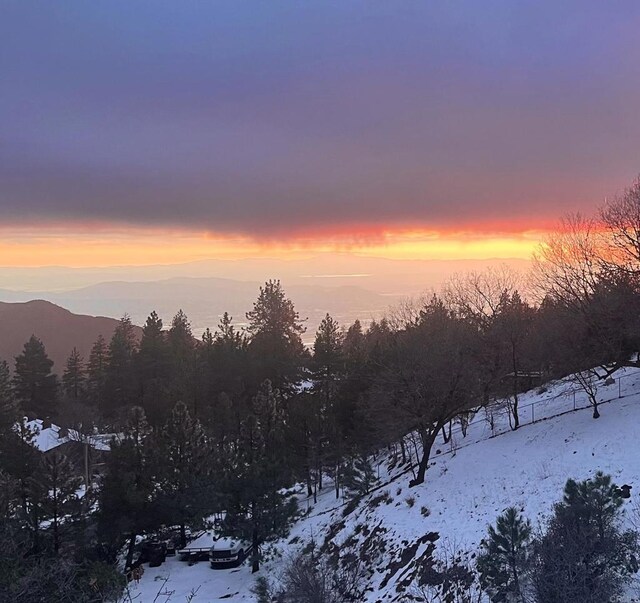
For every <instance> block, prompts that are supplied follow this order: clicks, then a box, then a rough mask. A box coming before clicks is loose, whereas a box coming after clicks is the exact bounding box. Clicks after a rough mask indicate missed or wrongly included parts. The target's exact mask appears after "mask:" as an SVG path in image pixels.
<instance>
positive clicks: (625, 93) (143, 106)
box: [0, 0, 640, 235]
mask: <svg viewBox="0 0 640 603" xmlns="http://www.w3.org/2000/svg"><path fill="white" fill-rule="evenodd" d="M639 24H640V5H638V3H636V2H615V3H601V2H585V1H581V2H573V3H571V2H569V3H562V7H560V6H559V5H558V3H556V2H552V1H550V0H549V1H545V2H530V3H523V2H518V3H513V2H506V1H505V2H482V3H480V2H475V1H471V0H469V1H467V2H445V3H423V2H407V3H383V2H362V3H360V2H339V3H324V2H318V3H313V2H311V3H306V2H305V3H297V2H289V3H281V2H256V3H252V2H246V3H238V2H228V3H225V2H212V3H207V2H197V3H196V2H179V3H164V2H134V3H132V2H108V3H95V2H86V1H79V2H64V3H35V2H29V1H26V0H15V1H8V2H4V3H2V6H1V7H0V72H1V73H2V94H1V95H0V220H2V221H3V222H4V223H8V222H20V223H27V224H28V223H35V222H38V221H42V222H45V223H46V222H47V221H50V220H57V221H72V220H78V221H86V220H95V219H98V220H107V221H111V220H114V221H118V222H125V223H131V224H138V225H155V224H162V225H166V224H170V225H176V226H186V227H196V228H207V229H210V230H214V231H221V232H238V231H241V232H247V233H251V234H258V235H272V234H281V233H283V232H292V231H296V230H302V231H304V230H308V229H313V228H324V227H326V228H331V227H334V226H339V225H351V224H371V225H375V224H387V225H389V224H394V223H397V224H417V225H423V226H427V227H429V226H434V227H446V228H450V227H456V226H462V227H464V226H465V225H472V224H477V223H478V222H486V223H489V224H490V223H493V222H496V221H501V222H509V221H512V220H513V221H516V222H518V223H527V222H528V221H530V222H531V223H532V224H533V223H535V222H537V221H538V220H540V218H541V217H551V218H553V217H556V216H558V215H559V214H560V213H562V211H565V210H576V209H586V208H589V207H592V206H593V205H595V204H597V203H598V202H600V200H601V199H602V198H603V197H604V196H605V195H608V194H612V193H614V192H615V191H616V190H619V189H621V188H622V187H624V186H625V185H627V184H628V183H629V182H630V179H631V178H633V177H634V175H635V174H636V172H637V171H638V170H640V161H639V159H640V144H639V142H640V120H639V119H638V115H637V108H638V106H640V42H639V41H638V40H639V38H638V36H637V31H638V25H639Z"/></svg>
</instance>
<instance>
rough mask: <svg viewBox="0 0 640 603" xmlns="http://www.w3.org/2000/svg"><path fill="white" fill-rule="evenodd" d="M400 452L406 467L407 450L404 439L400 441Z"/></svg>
mask: <svg viewBox="0 0 640 603" xmlns="http://www.w3.org/2000/svg"><path fill="white" fill-rule="evenodd" d="M400 451H401V452H402V464H403V465H405V464H406V462H407V450H406V448H405V445H404V437H402V438H401V439H400Z"/></svg>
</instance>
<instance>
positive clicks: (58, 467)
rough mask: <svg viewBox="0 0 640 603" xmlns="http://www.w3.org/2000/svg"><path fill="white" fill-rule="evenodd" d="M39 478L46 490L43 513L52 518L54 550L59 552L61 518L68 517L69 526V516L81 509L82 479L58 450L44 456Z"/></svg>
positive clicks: (67, 523) (66, 523)
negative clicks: (79, 489) (80, 489)
mask: <svg viewBox="0 0 640 603" xmlns="http://www.w3.org/2000/svg"><path fill="white" fill-rule="evenodd" d="M38 479H40V480H41V486H42V488H43V490H44V492H45V494H44V496H43V500H42V510H43V515H44V517H45V518H47V519H50V520H51V530H52V533H53V550H54V552H55V553H56V554H57V553H58V552H59V550H60V544H61V534H60V529H61V520H62V519H63V518H66V520H67V521H66V522H65V525H67V526H68V525H69V516H71V515H73V514H75V513H78V512H79V510H80V500H79V498H78V488H80V484H81V482H82V479H81V478H80V477H79V476H77V475H75V471H74V467H73V465H72V464H71V463H70V462H69V460H68V459H67V457H66V456H64V455H63V454H60V453H58V452H56V451H54V452H52V453H51V454H50V455H48V456H46V457H44V458H43V460H42V469H41V471H40V472H39V474H38Z"/></svg>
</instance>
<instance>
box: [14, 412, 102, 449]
mask: <svg viewBox="0 0 640 603" xmlns="http://www.w3.org/2000/svg"><path fill="white" fill-rule="evenodd" d="M26 424H27V426H28V427H29V429H32V430H33V431H35V432H36V435H35V437H34V438H33V445H34V446H35V447H36V448H37V449H38V450H40V452H49V450H53V449H54V448H57V447H58V446H61V445H62V444H66V443H67V442H88V443H89V445H90V446H92V447H93V448H95V449H96V450H110V448H111V447H110V444H109V442H110V440H111V435H110V434H95V435H91V436H84V435H81V434H80V433H78V432H77V431H75V430H74V429H63V428H62V427H59V426H58V425H54V424H53V423H51V424H50V425H49V426H48V427H44V426H43V425H44V422H43V421H42V419H34V420H33V421H27V423H26Z"/></svg>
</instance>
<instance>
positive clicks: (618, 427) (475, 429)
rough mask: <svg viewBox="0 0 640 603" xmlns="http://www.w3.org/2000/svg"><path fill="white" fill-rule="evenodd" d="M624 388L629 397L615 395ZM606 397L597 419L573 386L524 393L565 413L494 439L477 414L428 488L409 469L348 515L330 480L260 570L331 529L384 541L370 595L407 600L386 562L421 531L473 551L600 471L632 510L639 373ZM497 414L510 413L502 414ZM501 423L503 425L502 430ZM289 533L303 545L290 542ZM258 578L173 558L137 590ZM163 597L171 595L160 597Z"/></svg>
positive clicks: (367, 541) (433, 470)
mask: <svg viewBox="0 0 640 603" xmlns="http://www.w3.org/2000/svg"><path fill="white" fill-rule="evenodd" d="M618 387H620V389H618ZM612 388H613V389H612ZM612 392H613V393H612ZM619 393H620V394H622V396H623V397H622V398H620V399H617V396H618V394H619ZM599 395H600V396H601V398H602V399H603V400H606V399H610V398H614V399H613V400H612V401H611V402H610V403H608V404H606V405H604V406H603V407H602V408H601V413H602V416H601V418H600V419H597V420H594V419H593V418H592V417H591V412H590V410H588V409H584V410H578V411H576V412H565V411H567V410H571V409H572V408H573V394H572V393H570V392H569V393H567V386H566V384H557V385H555V386H554V387H552V388H550V389H549V391H547V392H546V393H545V394H543V395H541V396H540V395H537V394H535V393H530V394H527V395H525V396H524V397H523V403H524V404H532V403H536V406H535V407H534V409H535V412H540V411H542V409H546V410H545V413H546V415H547V416H549V415H551V414H555V413H556V412H562V413H564V414H561V415H559V416H555V417H552V418H548V419H544V420H542V421H539V422H537V423H535V424H531V425H525V426H523V427H522V428H521V429H519V430H518V431H516V432H512V431H508V432H507V433H504V434H502V435H499V436H497V437H489V436H490V435H491V430H490V429H489V428H488V427H487V423H486V421H485V420H484V416H480V415H478V416H477V417H476V418H475V420H474V421H473V422H472V425H471V426H470V429H469V432H468V435H467V437H466V438H465V439H464V440H461V439H459V440H458V442H457V443H456V444H455V445H454V446H453V449H451V447H450V445H446V446H447V449H446V450H445V447H444V445H442V443H440V444H439V445H438V446H436V448H439V449H440V450H441V452H440V454H438V455H436V456H434V457H433V459H432V466H431V467H430V468H429V470H428V472H427V478H426V481H425V483H424V484H423V485H421V486H418V487H415V488H409V487H408V481H409V477H410V475H404V476H401V477H398V478H397V479H395V480H393V481H391V482H390V483H389V484H388V485H386V486H383V487H382V488H380V489H378V490H376V491H374V492H372V493H371V494H370V495H369V496H367V497H365V498H364V499H363V500H362V501H361V502H360V504H359V505H358V506H357V507H356V508H355V509H354V510H352V511H351V512H350V513H348V514H347V515H346V516H344V513H345V507H344V506H336V505H340V504H341V501H335V499H334V497H333V494H332V492H330V490H331V487H330V485H329V491H328V492H326V493H325V494H324V495H323V496H322V497H320V499H319V501H318V504H317V505H315V507H313V508H311V509H310V513H309V515H308V516H307V517H306V518H304V519H302V520H300V521H299V522H298V523H297V524H296V525H295V526H294V527H293V529H292V531H291V535H290V537H289V538H288V539H287V540H286V542H285V541H283V542H280V543H278V544H277V546H276V547H275V548H274V549H273V550H272V551H271V553H272V555H274V558H273V559H272V560H271V561H269V562H267V563H266V564H264V566H263V570H262V572H261V573H264V575H267V576H277V575H278V572H279V571H280V569H281V567H282V563H283V562H282V560H281V558H278V556H277V555H282V558H286V556H287V555H288V554H291V553H292V552H294V551H295V548H296V547H298V546H300V545H301V544H302V543H305V542H308V541H309V540H311V539H313V540H314V541H315V542H316V543H318V544H319V545H322V544H323V543H324V542H325V539H326V537H327V535H330V541H331V542H333V543H335V544H338V545H342V544H343V543H345V542H347V543H348V546H350V547H352V548H354V549H357V548H359V547H362V546H365V547H367V546H369V547H370V548H371V547H372V548H374V549H375V548H376V540H375V539H376V538H377V542H378V544H379V543H382V544H383V546H384V551H383V552H381V553H380V554H379V555H378V558H377V559H375V555H374V560H373V561H372V566H373V567H374V568H375V569H376V571H375V573H374V576H373V579H372V584H371V591H370V592H369V594H368V595H367V597H368V598H367V599H366V600H367V601H371V602H373V601H402V600H406V599H404V598H403V596H402V595H401V594H400V593H399V592H398V591H397V586H398V583H399V582H400V581H401V580H402V577H403V574H404V573H405V572H406V570H407V567H406V566H405V567H398V568H397V571H396V572H395V573H394V574H393V575H390V574H391V572H390V570H389V567H390V565H392V564H393V562H397V561H398V559H399V556H400V553H401V552H402V551H403V550H406V549H407V548H411V545H412V544H413V545H414V548H415V554H414V555H413V557H414V558H417V557H419V556H420V554H421V553H422V552H423V551H424V550H425V548H426V547H427V544H426V543H419V541H420V539H421V537H422V536H424V535H426V534H429V533H432V532H436V533H438V534H439V535H440V542H442V541H446V540H448V541H450V542H452V543H455V545H456V546H457V547H459V548H462V549H468V550H476V549H477V548H478V545H479V542H480V540H481V539H482V538H483V536H484V535H485V533H486V528H487V525H488V524H490V523H493V522H494V520H495V518H496V516H497V515H498V514H500V513H501V512H502V511H503V510H504V509H505V508H506V507H508V506H511V505H515V506H517V507H520V508H522V509H523V510H524V512H525V514H526V516H527V517H529V518H530V519H531V520H532V522H533V523H534V524H536V523H538V522H539V521H541V520H543V519H544V517H545V516H547V515H548V514H549V513H550V512H551V509H552V505H553V504H554V502H556V501H557V500H559V499H560V498H561V495H562V489H563V487H564V484H565V482H566V480H567V478H569V477H573V478H577V479H584V478H587V477H590V476H592V475H593V474H594V473H595V472H596V471H597V470H602V471H604V472H605V473H609V474H611V475H612V476H613V479H614V481H615V482H616V483H618V484H630V485H631V486H633V488H634V489H633V490H632V499H631V502H630V503H628V504H627V513H630V512H631V510H632V508H633V505H634V499H635V497H637V496H640V462H639V460H638V459H639V454H638V453H639V452H640V441H639V439H638V436H639V435H640V427H639V426H640V373H638V372H637V371H627V372H626V374H625V375H624V378H623V379H622V380H621V382H620V386H619V384H618V383H617V382H616V384H615V385H613V386H610V387H609V388H604V389H602V390H601V392H600V394H599ZM542 399H544V402H542V401H541V400H542ZM579 405H580V404H578V406H579ZM539 416H543V415H539ZM498 421H499V422H500V421H502V422H504V421H506V418H505V417H504V416H500V417H498ZM504 427H505V425H504V424H502V425H501V424H497V425H496V426H495V430H496V431H500V430H501V429H503V428H504ZM459 438H461V436H459ZM483 438H484V439H483ZM467 444H468V445H467ZM380 469H381V480H382V481H385V480H386V479H387V478H389V477H393V475H391V476H389V475H387V474H386V471H385V470H384V467H381V468H380ZM395 472H396V473H397V472H398V469H395ZM381 495H385V496H381ZM408 499H409V500H408ZM411 499H413V500H411ZM307 504H308V503H307V502H306V501H305V502H304V505H307ZM376 528H378V532H377V535H376ZM292 540H293V541H294V542H295V543H296V544H288V543H290V542H291V541H292ZM165 579H166V583H165V584H164V586H163V583H164V580H165ZM253 583H254V577H253V576H252V575H251V572H250V569H249V568H248V567H247V566H243V567H241V568H239V569H236V570H212V569H209V567H208V564H204V563H202V564H198V565H194V566H192V567H189V566H187V565H186V564H184V563H181V562H179V561H177V560H175V559H170V560H168V561H167V562H166V563H165V564H163V565H162V566H161V567H159V568H147V569H146V571H145V574H144V576H143V578H142V581H141V582H140V584H139V585H138V586H136V587H134V589H133V592H132V594H133V595H134V596H135V595H136V594H137V595H140V596H139V598H138V599H136V600H137V601H142V602H145V603H146V602H147V601H149V602H150V601H154V598H155V597H156V595H157V593H158V591H159V589H160V587H161V586H163V589H164V591H165V592H166V593H172V596H171V601H172V603H175V602H179V603H182V602H183V601H184V600H185V597H187V596H188V595H189V593H190V592H191V591H192V590H193V589H198V588H199V590H198V592H197V595H196V597H195V598H194V599H193V601H195V602H196V603H198V602H209V601H217V600H220V599H224V600H231V601H236V600H237V601H253V600H254V597H253V595H252V594H251V588H252V585H253ZM165 600H167V595H165V596H164V597H159V598H158V599H157V601H165ZM630 600H631V599H630Z"/></svg>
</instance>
